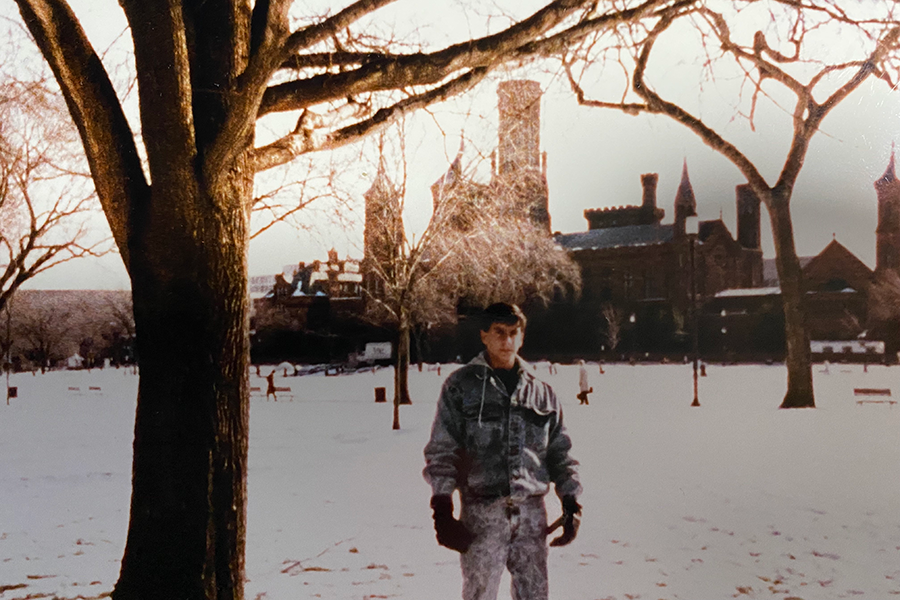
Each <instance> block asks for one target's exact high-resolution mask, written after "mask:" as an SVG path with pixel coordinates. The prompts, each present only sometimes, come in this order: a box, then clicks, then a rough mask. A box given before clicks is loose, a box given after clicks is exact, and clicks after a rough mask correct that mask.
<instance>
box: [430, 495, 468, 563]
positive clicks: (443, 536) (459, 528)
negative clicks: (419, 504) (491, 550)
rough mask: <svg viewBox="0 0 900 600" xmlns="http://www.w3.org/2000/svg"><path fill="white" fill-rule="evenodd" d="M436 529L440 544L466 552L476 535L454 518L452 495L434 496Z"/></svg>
mask: <svg viewBox="0 0 900 600" xmlns="http://www.w3.org/2000/svg"><path fill="white" fill-rule="evenodd" d="M431 509H432V510H433V511H434V531H435V533H436V534H437V541H438V544H440V545H441V546H445V547H447V548H450V549H451V550H456V551H457V552H460V553H465V552H466V550H468V549H469V546H470V545H471V544H472V540H474V539H475V536H474V535H473V534H472V532H471V531H469V530H468V529H467V528H466V526H465V525H463V524H462V523H461V522H459V521H458V520H456V519H454V518H453V499H452V498H451V497H450V496H433V497H432V498H431Z"/></svg>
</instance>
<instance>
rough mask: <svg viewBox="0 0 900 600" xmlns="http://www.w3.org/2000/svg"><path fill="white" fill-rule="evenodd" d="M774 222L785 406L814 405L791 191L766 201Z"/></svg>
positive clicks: (806, 406) (773, 193)
mask: <svg viewBox="0 0 900 600" xmlns="http://www.w3.org/2000/svg"><path fill="white" fill-rule="evenodd" d="M766 207H767V208H768V212H769V219H770V221H771V223H772V238H773V241H774V243H775V263H776V266H777V268H778V280H779V282H780V285H781V301H782V305H783V307H784V326H785V339H786V340H787V356H786V358H785V363H786V365H787V371H788V378H787V392H786V393H785V395H784V400H783V401H782V403H781V408H814V407H815V405H816V403H815V397H814V394H813V382H812V364H811V362H810V354H809V336H808V334H807V332H806V323H805V319H804V313H803V284H802V272H801V270H800V260H799V258H798V257H797V249H796V247H795V246H794V232H793V226H792V224H791V214H790V200H789V199H788V197H787V193H785V192H782V191H780V190H778V189H777V188H776V189H775V190H772V192H771V200H770V202H767V203H766Z"/></svg>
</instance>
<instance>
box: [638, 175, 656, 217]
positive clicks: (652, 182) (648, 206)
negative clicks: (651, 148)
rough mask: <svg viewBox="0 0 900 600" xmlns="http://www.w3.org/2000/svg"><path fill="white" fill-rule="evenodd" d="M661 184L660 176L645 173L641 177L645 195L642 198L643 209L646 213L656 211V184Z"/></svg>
mask: <svg viewBox="0 0 900 600" xmlns="http://www.w3.org/2000/svg"><path fill="white" fill-rule="evenodd" d="M658 182H659V174H657V173H644V174H643V175H641V187H642V188H643V189H644V194H643V196H642V198H641V208H643V209H644V210H646V211H654V210H656V184H657V183H658Z"/></svg>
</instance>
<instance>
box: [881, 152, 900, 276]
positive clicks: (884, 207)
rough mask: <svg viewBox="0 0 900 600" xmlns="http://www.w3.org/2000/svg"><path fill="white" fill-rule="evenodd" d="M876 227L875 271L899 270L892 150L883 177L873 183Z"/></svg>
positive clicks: (897, 189)
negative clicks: (876, 208)
mask: <svg viewBox="0 0 900 600" xmlns="http://www.w3.org/2000/svg"><path fill="white" fill-rule="evenodd" d="M875 193H876V194H877V195H878V227H877V228H876V229H875V239H876V242H875V243H876V247H875V254H876V257H875V271H876V272H879V271H882V270H884V269H894V270H900V181H898V180H897V174H896V173H895V171H894V148H893V146H892V147H891V158H890V161H888V166H887V169H886V170H885V172H884V175H882V176H881V178H879V179H878V181H876V182H875Z"/></svg>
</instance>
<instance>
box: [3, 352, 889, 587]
mask: <svg viewBox="0 0 900 600" xmlns="http://www.w3.org/2000/svg"><path fill="white" fill-rule="evenodd" d="M605 370H606V373H605V374H604V375H600V374H599V372H598V370H597V368H596V365H594V366H592V371H591V377H592V385H593V386H594V389H595V390H597V391H596V392H595V393H594V394H592V396H591V404H590V406H579V405H578V402H577V400H576V399H575V393H576V392H577V380H578V376H577V368H576V367H570V366H561V367H559V373H558V374H555V375H550V374H549V373H548V371H547V368H546V367H541V368H540V370H539V371H538V375H539V376H541V377H543V378H545V379H546V380H548V381H549V382H550V383H552V384H553V385H554V386H555V388H556V390H557V392H558V393H559V394H560V396H561V397H562V399H563V402H564V405H565V409H566V413H565V416H566V421H567V423H568V426H569V429H570V432H571V435H572V437H573V440H574V454H575V456H576V457H577V458H578V459H579V460H580V461H581V463H582V480H583V483H584V487H585V494H584V496H583V498H582V504H583V505H584V519H583V522H582V526H581V531H580V533H579V536H578V538H577V539H576V540H575V542H573V544H572V545H570V546H568V547H565V548H559V549H553V550H552V551H551V558H550V576H551V595H552V596H553V597H554V598H555V599H556V600H601V599H602V600H607V599H612V598H615V599H617V600H625V599H636V598H641V599H644V600H646V599H652V600H655V599H658V598H665V599H676V598H680V599H684V600H706V599H724V598H732V597H734V598H780V599H786V598H801V599H804V600H828V599H831V598H854V597H859V598H872V599H885V598H891V597H900V405H897V406H893V407H891V406H890V405H887V404H865V405H861V406H860V405H857V404H856V402H855V400H856V398H854V396H853V388H854V387H870V388H872V387H877V388H890V389H891V391H892V393H893V396H892V397H891V398H892V399H897V396H898V395H900V367H890V368H888V367H870V368H869V372H868V373H863V370H862V367H861V366H852V367H851V366H842V365H832V366H831V368H830V372H829V373H825V372H823V369H822V366H821V365H817V366H816V367H815V377H816V390H817V404H818V408H817V409H815V410H793V411H781V410H778V409H777V407H778V405H779V403H780V401H781V396H782V394H783V393H784V387H785V370H784V368H783V367H781V366H733V367H721V366H715V365H711V366H710V367H709V377H706V378H703V379H701V380H700V382H701V387H700V402H701V404H702V406H701V407H700V408H690V406H689V405H690V401H691V371H690V366H687V365H655V366H648V365H638V366H629V365H606V366H605ZM266 372H267V371H266V369H265V367H264V368H263V374H265V373H266ZM448 372H449V369H448V368H447V367H446V366H445V367H444V368H443V371H442V375H443V376H446V375H447V373H448ZM280 375H281V373H280V372H279V376H278V377H276V385H278V386H279V387H290V388H291V393H290V394H288V393H280V397H279V401H278V402H267V401H266V399H265V397H264V396H262V395H260V393H259V392H254V394H253V398H252V403H251V439H250V474H249V494H250V498H249V509H248V511H249V514H248V540H247V545H248V550H247V576H248V579H249V581H248V582H247V586H246V592H247V593H246V595H247V597H248V598H250V599H256V598H265V599H273V600H274V599H279V600H280V599H282V598H288V599H289V598H331V599H345V598H346V599H355V600H362V599H372V598H405V599H407V600H444V599H448V600H449V599H455V598H459V595H460V594H459V592H460V575H459V566H458V559H457V556H456V555H455V554H454V553H453V552H451V551H449V550H446V549H444V548H440V547H439V546H438V545H437V543H436V542H435V541H434V534H433V530H432V526H431V515H430V510H429V508H428V498H429V488H428V486H427V485H426V484H425V482H424V481H423V480H422V477H421V469H422V466H423V460H422V447H423V446H424V445H425V442H426V440H427V438H428V434H429V429H430V424H431V419H432V417H433V414H434V408H435V401H436V399H437V394H438V391H439V389H440V384H441V381H442V380H443V377H439V376H438V375H437V374H436V373H435V372H433V371H426V372H423V373H419V372H417V371H415V370H414V371H412V372H411V376H410V377H411V381H410V384H411V390H412V395H413V401H414V404H413V405H412V406H406V407H403V408H402V413H401V422H402V426H403V429H402V430H400V431H392V430H391V429H390V426H391V407H390V405H389V404H375V403H374V401H373V400H374V392H373V388H374V387H376V386H384V387H387V388H388V391H389V394H390V382H391V371H390V370H389V369H385V370H380V371H378V372H376V373H374V374H372V373H361V374H355V375H345V376H340V377H325V376H324V375H321V374H317V375H310V376H305V377H281V376H280ZM251 379H252V384H253V385H254V386H260V387H262V390H265V380H264V379H260V378H257V377H255V376H254V377H252V378H251ZM11 383H12V385H15V386H17V387H18V391H19V398H17V399H13V400H12V405H11V406H9V407H7V406H5V404H0V457H2V458H0V461H2V462H0V600H10V599H14V598H19V599H24V598H29V599H31V598H43V597H47V598H52V597H59V598H76V597H83V598H90V597H98V596H101V595H105V594H107V593H108V592H109V591H110V590H111V589H112V586H113V585H114V583H115V581H116V577H117V574H118V567H119V564H118V563H119V560H120V558H121V555H122V552H123V548H124V543H125V533H126V527H127V523H128V503H129V495H130V471H131V437H132V428H133V422H134V398H135V390H136V384H137V379H136V377H135V376H134V375H132V374H131V372H130V371H124V370H118V371H117V370H106V371H94V372H92V373H87V372H55V373H48V374H46V375H38V376H32V375H30V374H27V375H26V374H21V375H15V376H13V378H12V382H11ZM91 387H93V388H99V389H93V390H92V389H90V388H91ZM71 388H77V389H71ZM549 506H550V509H549V512H550V517H551V519H552V518H555V517H556V516H557V515H558V514H559V510H560V509H559V505H558V502H557V501H556V500H555V499H551V501H550V503H549ZM507 582H508V579H506V580H504V584H503V588H502V589H501V598H503V597H508V594H509V592H508V587H507V586H508V583H507Z"/></svg>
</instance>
